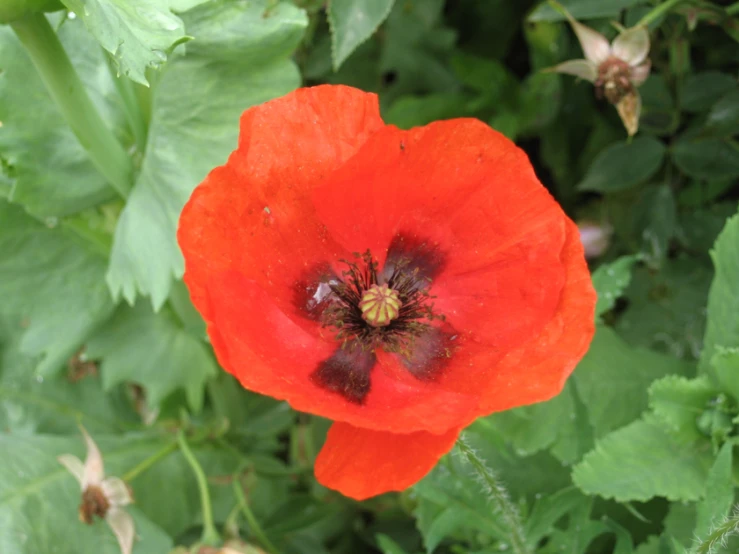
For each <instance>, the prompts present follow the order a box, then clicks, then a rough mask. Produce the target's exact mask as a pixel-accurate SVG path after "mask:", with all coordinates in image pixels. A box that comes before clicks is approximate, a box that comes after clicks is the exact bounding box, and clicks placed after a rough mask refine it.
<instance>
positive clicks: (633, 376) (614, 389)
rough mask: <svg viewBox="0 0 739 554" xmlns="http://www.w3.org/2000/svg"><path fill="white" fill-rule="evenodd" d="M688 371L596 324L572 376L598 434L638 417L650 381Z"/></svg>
mask: <svg viewBox="0 0 739 554" xmlns="http://www.w3.org/2000/svg"><path fill="white" fill-rule="evenodd" d="M690 370H691V365H690V364H688V363H686V362H683V361H681V360H676V359H675V358H671V357H669V356H665V355H663V354H659V353H657V352H652V351H650V350H646V349H644V348H634V347H631V346H629V345H628V344H627V343H626V342H625V341H624V340H623V339H622V338H621V337H619V336H618V335H617V334H616V332H614V331H613V330H612V329H611V328H610V327H605V326H598V328H597V330H596V333H595V338H594V339H593V342H592V343H591V345H590V349H589V350H588V353H587V354H586V355H585V357H584V358H583V359H582V361H581V362H580V363H579V364H578V366H577V369H576V370H575V373H574V379H575V384H576V385H577V390H578V392H579V393H580V397H581V398H582V401H583V402H584V403H585V405H586V406H587V408H588V413H589V416H590V421H591V423H592V424H593V429H594V430H595V436H596V437H601V436H603V435H605V434H606V433H608V432H609V431H612V430H613V429H617V428H619V427H621V426H623V425H626V424H627V423H630V422H631V421H633V420H634V419H636V418H637V417H639V415H640V414H641V413H642V412H643V411H644V410H645V409H646V408H647V405H648V397H647V388H648V387H649V385H650V384H651V383H652V381H654V380H655V379H659V378H660V377H664V376H665V375H669V374H678V375H685V374H687V373H689V372H690Z"/></svg>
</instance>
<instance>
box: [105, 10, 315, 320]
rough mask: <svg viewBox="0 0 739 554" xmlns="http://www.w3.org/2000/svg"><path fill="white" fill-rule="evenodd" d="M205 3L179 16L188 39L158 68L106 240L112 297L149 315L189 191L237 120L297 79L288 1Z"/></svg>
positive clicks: (298, 25)
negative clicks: (143, 303)
mask: <svg viewBox="0 0 739 554" xmlns="http://www.w3.org/2000/svg"><path fill="white" fill-rule="evenodd" d="M266 7H267V4H266V3H265V2H249V3H208V4H204V5H202V6H199V7H197V8H195V9H193V10H191V11H189V12H186V13H185V14H183V15H182V17H183V19H184V20H185V22H186V24H187V29H188V33H189V34H191V35H193V36H194V37H195V40H194V41H193V42H192V43H190V44H188V46H187V54H186V55H185V56H180V57H175V59H173V60H172V61H171V62H170V63H168V64H167V67H165V68H164V69H163V73H162V75H161V78H160V80H159V81H158V83H157V86H156V89H155V91H154V104H153V114H152V122H151V127H150V129H149V140H148V144H147V151H146V157H145V159H144V163H143V166H142V169H141V174H140V176H139V179H138V181H137V183H136V185H135V186H134V189H133V191H132V193H131V196H130V197H129V199H128V203H127V204H126V207H125V209H124V210H123V213H122V214H121V218H120V221H119V223H118V227H117V228H116V232H115V238H114V243H113V252H112V257H111V263H110V267H109V270H108V274H107V281H108V285H109V286H110V289H111V291H112V292H113V294H114V295H115V296H116V297H118V296H120V295H123V297H124V298H126V300H128V302H129V303H133V301H134V299H135V298H136V296H137V294H139V293H142V294H145V295H149V296H151V301H152V303H153V305H154V307H155V308H156V309H158V308H160V307H161V306H162V304H163V303H164V301H165V299H166V298H167V296H168V294H169V291H170V287H171V283H172V279H173V278H175V277H180V276H181V275H182V273H183V269H184V264H183V260H182V254H181V253H180V251H179V248H178V247H177V242H176V238H175V231H176V228H177V220H178V218H179V214H180V211H181V209H182V206H183V205H184V204H185V201H186V200H187V198H188V197H189V196H190V193H191V192H192V190H193V188H194V187H195V186H196V185H197V184H198V183H199V182H200V181H201V180H202V179H203V178H204V177H205V176H206V175H207V174H208V172H209V171H210V170H211V169H213V168H214V167H216V166H217V165H220V164H223V163H224V162H225V161H226V158H227V157H228V155H229V153H230V152H231V151H232V150H233V149H234V148H235V147H236V139H237V135H238V130H239V116H240V115H241V113H242V112H243V111H244V110H245V109H246V108H248V107H250V106H253V105H255V104H259V103H261V102H264V101H265V100H269V99H270V98H274V97H275V96H280V95H282V94H285V93H287V92H289V91H290V90H292V89H293V88H295V87H296V86H297V85H298V84H299V82H300V80H299V75H298V72H297V69H296V67H295V64H294V63H293V62H292V61H291V60H290V59H289V56H290V54H291V53H292V51H293V50H294V48H295V46H296V45H297V43H298V41H299V40H300V37H301V36H302V33H303V29H304V28H305V26H306V18H305V15H304V13H303V12H302V11H301V10H299V9H297V8H295V7H294V6H291V5H289V4H286V3H281V4H278V5H276V6H274V7H272V8H270V10H269V12H268V16H265V9H266Z"/></svg>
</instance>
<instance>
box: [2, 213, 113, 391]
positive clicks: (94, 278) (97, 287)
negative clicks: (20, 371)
mask: <svg viewBox="0 0 739 554" xmlns="http://www.w3.org/2000/svg"><path fill="white" fill-rule="evenodd" d="M105 264H106V260H105V258H104V257H103V256H101V255H100V254H98V253H96V252H93V251H91V250H89V249H87V248H86V246H85V245H83V244H81V243H78V242H77V240H76V239H74V238H72V237H70V236H68V235H67V234H66V233H65V232H64V230H63V228H59V227H57V228H53V229H50V228H48V227H47V226H44V225H42V224H41V223H39V222H37V221H35V220H34V219H32V218H31V217H30V216H28V215H27V214H26V213H25V212H23V210H22V209H21V208H20V207H19V206H14V205H12V204H8V203H7V202H6V201H4V200H0V297H2V299H3V301H2V305H0V311H2V312H3V313H5V314H7V315H11V316H14V317H15V321H16V322H17V323H18V324H21V323H22V324H23V326H24V331H23V334H22V338H21V345H20V348H21V351H22V352H23V353H25V354H27V355H29V356H35V357H36V360H35V361H36V362H37V363H36V366H35V371H36V372H37V373H38V374H39V375H41V376H44V377H48V376H49V375H52V374H53V373H55V372H57V371H58V370H59V369H60V368H61V367H62V366H63V365H65V364H66V362H67V360H68V359H69V358H70V357H71V356H72V354H74V353H75V352H76V351H77V350H78V349H79V348H80V347H81V346H82V343H83V342H84V341H85V339H86V338H87V337H88V336H89V335H90V333H91V332H92V331H93V330H94V329H95V328H96V327H97V326H98V325H99V324H100V323H101V322H103V321H105V320H106V319H107V318H108V317H109V316H110V314H111V313H112V311H113V308H114V306H113V302H111V299H110V295H109V293H108V291H107V290H106V287H105V283H104V281H103V277H104V275H105Z"/></svg>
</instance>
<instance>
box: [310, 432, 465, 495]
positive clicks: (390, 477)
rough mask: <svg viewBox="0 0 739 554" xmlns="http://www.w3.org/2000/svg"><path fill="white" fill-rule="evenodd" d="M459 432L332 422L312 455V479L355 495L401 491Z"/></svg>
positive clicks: (449, 446) (418, 477) (417, 478)
mask: <svg viewBox="0 0 739 554" xmlns="http://www.w3.org/2000/svg"><path fill="white" fill-rule="evenodd" d="M458 435H459V429H452V430H450V431H447V432H446V433H444V434H442V435H433V434H431V433H425V432H423V431H419V432H416V433H408V434H395V433H387V432H383V431H370V430H367V429H362V428H359V427H353V426H352V425H348V424H346V423H334V424H333V425H332V426H331V428H330V429H329V431H328V436H327V437H326V443H325V444H324V445H323V448H322V449H321V452H320V453H319V454H318V458H316V467H315V471H316V479H318V482H319V483H321V484H322V485H324V486H326V487H329V488H331V489H335V490H337V491H339V492H341V493H342V494H343V495H344V496H349V497H351V498H354V499H356V500H364V499H365V498H369V497H371V496H376V495H378V494H382V493H385V492H390V491H402V490H404V489H406V488H408V487H410V486H411V485H413V484H414V483H417V482H418V481H420V480H421V479H422V478H423V477H424V476H425V475H426V474H427V473H428V472H429V471H431V469H432V468H433V467H434V466H435V465H436V462H438V461H439V458H441V457H442V456H443V455H444V454H446V453H447V452H449V451H450V450H451V449H452V447H453V446H454V443H455V442H456V440H457V436H458Z"/></svg>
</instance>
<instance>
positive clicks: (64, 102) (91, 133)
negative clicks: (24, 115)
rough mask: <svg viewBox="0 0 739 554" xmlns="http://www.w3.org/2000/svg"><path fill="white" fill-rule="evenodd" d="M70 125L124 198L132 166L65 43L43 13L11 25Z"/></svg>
mask: <svg viewBox="0 0 739 554" xmlns="http://www.w3.org/2000/svg"><path fill="white" fill-rule="evenodd" d="M11 27H12V28H13V31H15V34H16V35H17V36H18V38H19V39H20V41H21V43H22V44H23V46H24V47H25V49H26V51H27V52H28V54H29V55H30V57H31V60H32V61H33V65H35V66H36V70H37V71H38V72H39V75H40V76H41V79H42V81H43V82H44V84H45V85H46V88H47V90H48V91H49V94H50V95H51V97H52V99H53V100H54V102H55V103H56V105H57V107H58V108H59V111H60V112H61V114H62V116H63V117H64V119H65V120H66V122H67V124H68V125H69V126H70V127H71V128H72V131H73V132H74V134H75V135H76V136H77V139H78V140H79V141H80V144H82V146H83V147H84V148H85V150H87V153H88V154H89V155H90V158H91V160H92V162H93V164H94V165H95V167H97V169H98V170H99V171H100V173H102V174H103V176H104V177H105V178H106V179H107V180H108V182H109V183H110V184H111V186H112V187H113V188H114V189H115V190H116V191H117V192H118V194H120V195H121V196H122V197H123V198H125V197H126V196H127V195H128V191H129V190H130V189H131V183H132V178H133V165H132V164H131V159H130V158H129V156H128V154H126V151H125V150H124V149H123V146H122V145H121V144H120V143H119V142H118V140H117V139H116V138H115V136H114V135H113V133H112V132H111V130H110V129H108V127H107V126H106V125H105V122H104V121H103V119H102V117H100V114H99V113H98V111H97V110H96V109H95V105H94V104H93V103H92V100H90V97H89V96H88V94H87V90H86V89H85V86H84V84H82V81H81V80H80V78H79V76H78V75H77V72H76V71H75V70H74V67H73V66H72V62H71V61H70V60H69V57H68V56H67V53H66V52H65V51H64V47H63V46H62V43H61V42H59V38H58V37H57V36H56V33H55V32H54V30H53V29H52V28H51V25H49V22H48V20H47V19H46V17H45V16H44V15H43V14H41V13H35V14H31V15H28V16H26V17H24V18H22V19H19V20H16V21H14V22H13V23H11Z"/></svg>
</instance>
